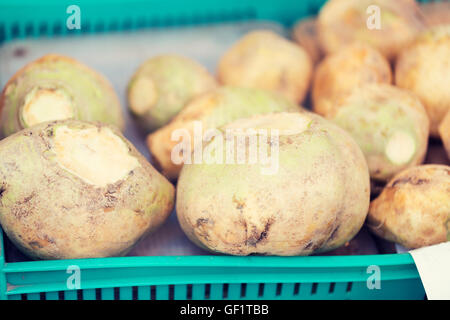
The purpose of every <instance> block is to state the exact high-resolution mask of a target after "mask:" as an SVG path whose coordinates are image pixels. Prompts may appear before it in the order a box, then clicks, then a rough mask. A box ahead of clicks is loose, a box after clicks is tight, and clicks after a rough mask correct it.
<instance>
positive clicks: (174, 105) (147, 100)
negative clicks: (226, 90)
mask: <svg viewBox="0 0 450 320" xmlns="http://www.w3.org/2000/svg"><path fill="white" fill-rule="evenodd" d="M216 86H217V84H216V80H215V79H214V78H213V77H212V76H211V75H210V74H209V72H208V71H207V70H206V69H205V68H204V67H203V66H201V65H200V64H198V63H197V62H195V61H193V60H190V59H188V58H185V57H182V56H176V55H162V56H157V57H154V58H151V59H149V60H147V61H146V62H144V63H143V64H142V65H141V66H140V67H139V69H138V70H137V71H136V73H135V74H134V75H133V77H132V79H131V81H130V84H129V86H128V102H129V108H130V110H131V112H133V114H134V115H135V116H136V117H137V119H138V120H139V122H140V123H141V124H142V126H143V127H144V128H145V129H146V130H148V131H153V130H155V129H158V128H160V127H162V126H164V125H165V124H167V123H168V122H169V121H170V120H171V119H172V118H173V117H174V116H175V115H176V114H177V113H178V112H180V110H181V109H182V108H183V107H184V105H185V104H186V103H187V102H188V101H189V100H191V99H193V98H194V97H196V96H197V95H200V94H202V93H204V92H207V91H209V90H211V89H214V88H215V87H216Z"/></svg>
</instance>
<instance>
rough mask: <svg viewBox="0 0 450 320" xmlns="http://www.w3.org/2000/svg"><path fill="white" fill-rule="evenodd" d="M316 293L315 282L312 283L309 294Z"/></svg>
mask: <svg viewBox="0 0 450 320" xmlns="http://www.w3.org/2000/svg"><path fill="white" fill-rule="evenodd" d="M316 293H317V282H314V283H313V284H312V286H311V294H316Z"/></svg>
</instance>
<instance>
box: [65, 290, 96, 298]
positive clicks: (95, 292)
mask: <svg viewBox="0 0 450 320" xmlns="http://www.w3.org/2000/svg"><path fill="white" fill-rule="evenodd" d="M60 300H61V299H60ZM95 300H102V289H95Z"/></svg>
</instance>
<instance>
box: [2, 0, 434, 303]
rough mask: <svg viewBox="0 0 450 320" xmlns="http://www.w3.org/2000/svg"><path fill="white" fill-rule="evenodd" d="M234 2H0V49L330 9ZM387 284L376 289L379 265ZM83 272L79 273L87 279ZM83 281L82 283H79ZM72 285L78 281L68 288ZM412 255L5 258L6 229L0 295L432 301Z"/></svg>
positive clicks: (285, 1)
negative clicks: (76, 25)
mask: <svg viewBox="0 0 450 320" xmlns="http://www.w3.org/2000/svg"><path fill="white" fill-rule="evenodd" d="M324 2H325V1H324V0H320V1H300V0H299V1H290V0H277V1H272V0H258V1H251V0H227V1H198V0H197V1H185V0H166V1H156V0H153V1H143V0H134V1H121V0H100V1H95V2H94V1H87V0H84V1H72V0H71V1H60V0H52V1H49V0H47V1H34V0H20V1H11V3H7V2H6V1H0V43H2V42H7V41H10V40H12V39H16V38H25V37H44V36H49V37H53V36H77V35H79V34H82V33H99V32H122V31H132V30H135V29H141V28H155V27H172V26H187V25H194V24H195V25H198V24H209V23H219V22H228V21H230V22H233V21H243V20H255V19H263V20H273V21H276V22H279V23H282V24H283V25H286V26H290V25H292V23H293V22H295V21H296V20H298V19H299V18H301V17H305V16H309V15H313V14H316V13H317V12H318V10H319V8H320V7H321V5H322V4H323V3H324ZM72 4H76V5H78V6H80V7H81V8H82V13H81V14H82V18H81V21H82V27H81V30H67V28H66V27H65V24H66V18H67V14H65V11H66V8H67V7H68V6H69V5H72ZM371 266H376V267H378V268H379V269H378V270H379V276H380V279H379V280H380V288H373V289H370V288H369V287H371V286H370V285H368V281H369V283H370V282H371V279H372V278H371V277H372V276H373V273H372V272H373V271H372V270H373V269H371ZM78 272H79V273H78ZM77 275H79V280H80V281H79V284H80V286H79V287H77V286H76V284H77V283H78V282H77V281H72V280H73V279H74V277H76V276H77ZM68 281H69V282H68ZM424 297H425V291H424V288H423V285H422V283H421V280H420V278H419V273H418V271H417V268H416V266H415V264H414V261H413V259H412V257H411V256H410V255H409V254H407V253H404V254H384V255H366V256H320V257H319V256H314V257H261V256H250V257H232V256H217V255H215V256H151V257H120V258H96V259H79V260H56V261H29V262H5V251H4V241H3V233H2V230H1V229H0V299H7V300H25V299H27V300H44V299H46V300H63V299H64V300H80V299H84V300H99V299H102V300H109V299H111V300H112V299H122V300H123V299H139V300H148V299H195V300H204V299H424Z"/></svg>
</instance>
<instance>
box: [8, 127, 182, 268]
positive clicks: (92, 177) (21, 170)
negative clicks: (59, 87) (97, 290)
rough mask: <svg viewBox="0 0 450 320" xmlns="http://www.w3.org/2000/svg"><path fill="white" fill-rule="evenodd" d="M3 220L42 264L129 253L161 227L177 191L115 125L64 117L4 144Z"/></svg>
mask: <svg viewBox="0 0 450 320" xmlns="http://www.w3.org/2000/svg"><path fill="white" fill-rule="evenodd" d="M0 187H1V189H0V190H1V192H0V223H1V225H2V228H3V230H4V231H5V233H6V234H7V235H8V237H9V238H10V239H11V240H12V241H13V242H14V243H15V244H16V246H17V247H18V248H20V249H21V250H22V251H23V252H24V253H26V254H27V255H29V256H31V257H33V258H39V259H72V258H89V257H106V256H116V255H123V254H125V253H126V252H127V251H128V250H129V249H131V247H132V246H133V245H134V244H135V243H136V242H137V241H138V240H139V239H140V238H142V237H144V236H145V235H147V234H148V233H149V232H151V231H152V230H154V229H155V228H157V227H158V226H159V225H161V224H162V223H163V221H164V220H165V219H166V218H167V216H168V215H169V213H170V212H171V210H172V207H173V203H174V187H173V186H172V185H171V184H170V183H169V182H168V181H167V180H166V179H165V178H164V177H163V176H161V175H160V174H159V173H158V172H157V171H156V170H155V169H154V168H153V167H152V166H151V165H150V164H149V163H148V162H147V161H146V159H145V158H144V157H143V156H142V155H141V154H139V153H138V151H137V150H136V149H135V148H134V147H133V146H132V145H131V143H130V142H128V141H127V140H126V139H125V138H124V137H123V136H122V135H121V134H120V132H119V131H118V130H117V129H116V128H115V127H113V126H106V125H102V124H94V123H87V122H81V121H77V120H63V121H56V122H46V123H42V124H38V125H36V126H33V127H31V128H28V129H24V130H22V131H20V132H18V133H16V134H14V135H11V136H9V137H7V138H5V139H3V140H2V141H1V142H0Z"/></svg>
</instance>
